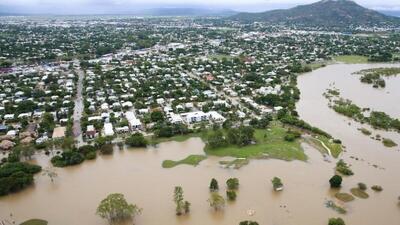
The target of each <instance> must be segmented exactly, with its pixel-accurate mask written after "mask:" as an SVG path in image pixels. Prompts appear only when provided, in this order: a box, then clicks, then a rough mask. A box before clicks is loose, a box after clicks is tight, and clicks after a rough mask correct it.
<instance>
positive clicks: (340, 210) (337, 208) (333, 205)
mask: <svg viewBox="0 0 400 225" xmlns="http://www.w3.org/2000/svg"><path fill="white" fill-rule="evenodd" d="M325 206H326V207H327V208H331V209H333V210H335V211H336V212H338V213H340V214H345V213H347V210H346V209H345V208H343V207H341V206H338V205H337V204H336V203H335V202H333V201H331V200H329V201H327V202H326V203H325Z"/></svg>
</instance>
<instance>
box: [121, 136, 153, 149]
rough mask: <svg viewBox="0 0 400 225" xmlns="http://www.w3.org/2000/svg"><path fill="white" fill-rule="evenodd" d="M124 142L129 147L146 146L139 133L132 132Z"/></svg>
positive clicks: (145, 141)
mask: <svg viewBox="0 0 400 225" xmlns="http://www.w3.org/2000/svg"><path fill="white" fill-rule="evenodd" d="M125 143H126V144H127V145H128V146H130V147H146V146H147V144H148V142H147V140H146V139H145V138H144V136H143V134H141V133H135V134H132V135H131V136H129V137H128V138H127V139H126V140H125Z"/></svg>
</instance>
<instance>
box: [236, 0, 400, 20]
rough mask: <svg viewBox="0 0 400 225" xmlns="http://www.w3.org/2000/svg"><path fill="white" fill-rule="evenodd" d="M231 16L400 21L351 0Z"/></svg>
mask: <svg viewBox="0 0 400 225" xmlns="http://www.w3.org/2000/svg"><path fill="white" fill-rule="evenodd" d="M230 19H233V20H237V21H242V22H256V21H257V22H270V23H285V24H293V25H304V26H323V27H327V26H328V27H349V26H385V25H391V26H393V25H400V18H397V17H393V16H388V15H384V14H382V13H379V12H377V11H374V10H371V9H367V8H364V7H362V6H360V5H358V4H357V3H355V2H354V1H351V0H322V1H319V2H316V3H312V4H308V5H300V6H296V7H294V8H290V9H279V10H272V11H267V12H261V13H239V14H237V15H234V16H232V17H230Z"/></svg>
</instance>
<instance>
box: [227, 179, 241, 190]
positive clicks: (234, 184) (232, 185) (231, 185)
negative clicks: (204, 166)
mask: <svg viewBox="0 0 400 225" xmlns="http://www.w3.org/2000/svg"><path fill="white" fill-rule="evenodd" d="M226 186H228V189H230V190H237V189H238V188H239V179H237V178H229V179H228V180H227V181H226Z"/></svg>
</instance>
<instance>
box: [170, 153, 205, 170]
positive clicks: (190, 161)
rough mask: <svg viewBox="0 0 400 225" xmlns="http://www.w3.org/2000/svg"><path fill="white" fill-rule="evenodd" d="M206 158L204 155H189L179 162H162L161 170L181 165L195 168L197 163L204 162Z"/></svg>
mask: <svg viewBox="0 0 400 225" xmlns="http://www.w3.org/2000/svg"><path fill="white" fill-rule="evenodd" d="M206 158H207V156H205V155H190V156H188V157H186V158H184V159H182V160H179V161H173V160H164V161H163V163H162V167H163V168H172V167H175V166H178V165H182V164H186V165H192V166H197V165H199V163H200V162H201V161H203V160H205V159H206Z"/></svg>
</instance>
